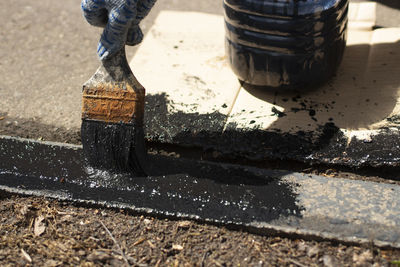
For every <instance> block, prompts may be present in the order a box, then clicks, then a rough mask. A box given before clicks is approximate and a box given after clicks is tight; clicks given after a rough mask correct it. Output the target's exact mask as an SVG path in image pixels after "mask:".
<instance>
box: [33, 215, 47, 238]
mask: <svg viewBox="0 0 400 267" xmlns="http://www.w3.org/2000/svg"><path fill="white" fill-rule="evenodd" d="M43 221H44V217H43V216H42V215H40V216H39V217H37V218H36V219H35V224H34V226H33V232H34V234H35V235H36V236H40V235H41V234H43V233H44V231H46V225H45V224H44V222H43Z"/></svg>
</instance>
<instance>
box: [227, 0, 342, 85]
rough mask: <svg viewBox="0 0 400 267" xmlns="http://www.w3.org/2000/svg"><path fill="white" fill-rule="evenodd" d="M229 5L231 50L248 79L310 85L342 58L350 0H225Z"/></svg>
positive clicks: (243, 78) (327, 76)
mask: <svg viewBox="0 0 400 267" xmlns="http://www.w3.org/2000/svg"><path fill="white" fill-rule="evenodd" d="M224 10H225V26H226V51H227V55H228V57H229V61H230V64H231V67H232V70H233V71H234V72H235V74H236V75H237V76H238V78H239V79H240V80H241V81H243V82H245V83H248V84H251V85H256V86H264V87H268V88H273V89H279V90H302V89H306V88H309V87H313V86H316V85H320V84H322V83H324V82H326V81H327V80H329V79H330V78H331V77H332V76H333V75H334V74H335V72H336V70H337V68H338V66H339V64H340V62H341V60H342V58H343V53H344V49H345V46H346V37H347V36H346V34H347V20H348V19H347V13H348V0H224Z"/></svg>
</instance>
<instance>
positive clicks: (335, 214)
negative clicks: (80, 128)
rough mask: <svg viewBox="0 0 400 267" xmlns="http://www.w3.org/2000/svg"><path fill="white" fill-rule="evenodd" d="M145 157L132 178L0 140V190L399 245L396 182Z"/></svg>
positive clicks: (39, 146)
mask: <svg viewBox="0 0 400 267" xmlns="http://www.w3.org/2000/svg"><path fill="white" fill-rule="evenodd" d="M147 161H148V162H149V165H148V167H149V170H150V173H149V174H150V176H149V177H133V176H132V175H130V174H127V173H125V174H124V173H110V172H108V171H105V170H99V169H94V168H91V167H88V166H87V165H86V164H85V160H84V158H83V156H82V149H81V147H80V146H72V145H63V144H55V143H43V142H35V141H31V140H26V139H25V140H23V139H15V138H10V137H1V138H0V190H4V191H7V192H13V193H19V194H25V195H40V196H46V197H53V198H57V199H61V200H68V201H73V202H76V203H82V204H97V205H102V206H106V207H115V208H123V209H127V210H131V211H133V212H139V213H145V214H149V215H153V216H167V217H173V218H179V219H195V220H198V221H204V222H211V223H217V224H224V225H235V226H238V227H241V228H244V229H248V230H251V231H254V232H258V233H264V234H267V233H268V234H269V233H284V234H289V235H296V236H302V237H312V238H320V239H330V240H339V241H345V242H356V243H357V242H358V243H363V242H364V243H368V242H370V241H371V240H372V241H373V242H374V243H375V244H376V245H378V246H393V247H400V230H399V229H400V227H399V226H400V208H399V207H400V200H399V199H398V198H397V197H396V196H397V195H398V194H400V189H399V188H398V187H396V186H395V185H389V184H376V183H371V182H362V181H350V180H344V179H335V180H333V179H328V178H324V177H320V176H311V175H305V174H301V173H292V172H288V171H269V170H262V169H257V168H252V167H247V166H239V165H229V164H217V163H210V162H205V161H195V160H189V159H178V158H171V157H166V156H160V155H148V159H147ZM333 192H335V193H333ZM372 211H373V212H372ZM377 214H378V215H377ZM360 222H362V223H360Z"/></svg>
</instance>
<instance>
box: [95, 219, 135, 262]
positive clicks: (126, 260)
mask: <svg viewBox="0 0 400 267" xmlns="http://www.w3.org/2000/svg"><path fill="white" fill-rule="evenodd" d="M99 222H100V223H101V225H102V226H103V228H104V229H105V230H106V232H107V233H108V235H109V236H110V237H111V239H112V241H113V242H114V244H115V245H116V246H117V248H118V250H119V253H120V254H121V256H122V258H123V259H124V261H125V263H126V264H127V265H128V266H131V265H130V264H129V261H128V259H127V258H126V255H125V253H124V251H123V250H122V248H121V246H120V245H119V244H118V242H117V240H116V239H115V238H114V236H113V235H112V234H111V232H110V230H108V228H107V226H105V224H104V223H103V222H102V221H99Z"/></svg>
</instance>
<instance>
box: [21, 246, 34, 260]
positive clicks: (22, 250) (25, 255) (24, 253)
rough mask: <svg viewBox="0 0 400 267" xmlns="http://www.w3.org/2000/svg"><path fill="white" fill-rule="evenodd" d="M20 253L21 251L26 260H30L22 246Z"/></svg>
mask: <svg viewBox="0 0 400 267" xmlns="http://www.w3.org/2000/svg"><path fill="white" fill-rule="evenodd" d="M21 253H22V256H23V257H24V258H25V259H26V260H27V261H28V262H32V258H31V256H29V254H28V253H26V251H25V250H24V249H23V248H21Z"/></svg>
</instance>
